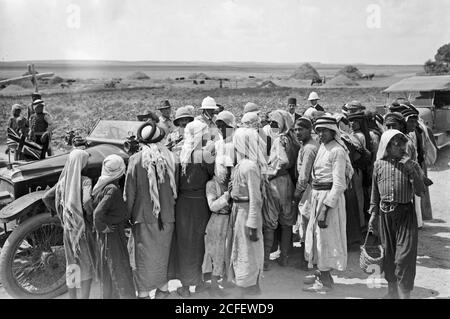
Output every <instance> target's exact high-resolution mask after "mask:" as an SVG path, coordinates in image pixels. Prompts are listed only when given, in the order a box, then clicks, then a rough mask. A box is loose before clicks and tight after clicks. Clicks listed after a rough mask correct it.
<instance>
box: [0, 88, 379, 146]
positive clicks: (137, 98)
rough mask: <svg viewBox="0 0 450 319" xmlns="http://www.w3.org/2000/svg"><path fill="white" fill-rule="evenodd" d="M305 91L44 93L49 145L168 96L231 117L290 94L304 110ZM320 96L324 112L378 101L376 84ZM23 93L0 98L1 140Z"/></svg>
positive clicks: (132, 115)
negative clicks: (209, 102) (209, 100)
mask: <svg viewBox="0 0 450 319" xmlns="http://www.w3.org/2000/svg"><path fill="white" fill-rule="evenodd" d="M310 91H311V90H310V89H306V88H303V89H302V88H275V89H258V88H246V89H211V90H207V89H206V90H201V89H198V90H191V89H183V88H170V89H137V90H123V91H122V90H111V91H100V92H84V93H67V94H54V95H49V96H44V97H43V98H44V100H45V102H46V105H47V110H48V112H49V113H51V114H52V116H53V119H54V121H55V124H56V129H55V131H54V139H53V140H54V143H56V144H55V145H60V144H61V143H60V142H61V139H62V138H63V136H64V132H65V131H66V130H69V129H74V128H81V129H83V130H84V131H85V132H87V130H88V129H89V128H91V127H92V125H93V124H94V123H95V121H96V120H97V119H115V120H134V119H136V115H138V114H142V112H143V111H145V110H147V109H148V108H151V109H153V110H155V107H156V105H158V104H159V102H160V100H162V99H169V100H170V103H171V104H172V105H173V107H174V109H175V108H178V107H180V106H183V105H188V104H191V105H194V106H196V107H199V106H200V105H201V101H202V99H203V98H204V97H206V96H208V95H209V96H212V97H214V98H215V99H216V101H217V103H221V104H222V105H224V106H225V108H226V109H227V110H230V111H231V112H233V114H235V115H236V116H238V117H239V116H241V114H242V110H243V106H244V105H245V103H247V102H249V101H252V102H255V103H257V104H259V105H261V106H262V108H263V109H264V110H266V111H268V110H272V109H277V108H285V107H286V101H287V98H288V97H290V96H293V97H296V98H297V100H298V103H299V105H301V106H300V107H299V112H302V111H303V110H304V109H306V106H307V102H308V101H306V98H307V96H308V94H309V92H310ZM316 91H317V92H318V93H319V95H320V96H321V99H322V100H321V104H322V105H323V106H324V107H325V108H326V109H327V110H328V111H335V110H337V109H339V108H340V107H341V106H342V105H343V104H344V103H345V102H348V101H351V100H354V99H357V100H360V101H361V102H362V103H364V104H365V105H367V106H368V107H375V106H376V105H382V104H383V103H384V96H383V94H382V93H381V90H380V88H339V89H336V88H335V89H326V88H317V89H316ZM30 102H31V99H30V97H29V96H23V97H2V98H1V99H0V110H1V122H0V126H1V128H2V130H1V132H0V136H1V140H0V141H1V143H4V141H5V135H6V132H5V127H6V121H7V119H8V117H9V112H10V107H11V105H12V104H14V103H21V104H22V105H28V104H29V103H30Z"/></svg>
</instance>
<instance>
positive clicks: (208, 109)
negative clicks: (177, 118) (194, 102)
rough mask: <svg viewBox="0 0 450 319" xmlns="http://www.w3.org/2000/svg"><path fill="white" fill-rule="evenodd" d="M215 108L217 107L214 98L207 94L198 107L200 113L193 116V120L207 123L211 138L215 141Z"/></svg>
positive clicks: (216, 135) (216, 134) (216, 133)
mask: <svg viewBox="0 0 450 319" xmlns="http://www.w3.org/2000/svg"><path fill="white" fill-rule="evenodd" d="M217 109H218V107H217V104H216V100H214V99H213V98H212V97H210V96H207V97H205V98H204V99H203V101H202V106H201V107H200V110H201V111H202V114H201V115H199V116H197V117H196V118H195V120H198V121H200V122H203V123H205V124H207V125H208V127H209V130H210V134H211V140H213V141H215V140H216V139H217V137H218V132H217V126H216V124H215V120H216V114H215V112H216V111H217Z"/></svg>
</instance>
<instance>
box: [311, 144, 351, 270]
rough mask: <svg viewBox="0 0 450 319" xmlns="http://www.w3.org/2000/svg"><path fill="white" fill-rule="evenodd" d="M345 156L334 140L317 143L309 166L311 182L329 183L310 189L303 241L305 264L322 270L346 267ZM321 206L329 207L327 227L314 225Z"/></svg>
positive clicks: (342, 149) (343, 268)
mask: <svg viewBox="0 0 450 319" xmlns="http://www.w3.org/2000/svg"><path fill="white" fill-rule="evenodd" d="M346 156H348V155H347V153H346V151H345V150H344V148H343V147H342V146H341V145H339V144H338V143H337V142H336V141H335V140H333V141H331V142H329V143H327V144H326V145H324V144H321V145H320V147H319V150H318V152H317V156H316V159H315V161H314V167H313V182H314V181H315V182H318V183H330V182H331V183H333V185H332V188H331V189H330V190H316V189H313V191H312V194H311V201H312V203H311V206H312V211H311V218H310V220H309V223H308V228H307V231H306V241H305V257H306V259H307V260H308V267H309V268H312V267H313V265H314V264H317V268H318V269H319V270H322V271H329V270H331V269H337V270H340V271H343V270H345V269H346V267H347V236H346V212H345V198H344V191H345V189H346V176H345V174H346ZM322 205H327V206H328V207H330V209H329V210H328V217H327V219H326V224H327V225H328V227H327V228H320V227H319V226H318V221H317V217H318V214H319V212H320V209H321V207H322Z"/></svg>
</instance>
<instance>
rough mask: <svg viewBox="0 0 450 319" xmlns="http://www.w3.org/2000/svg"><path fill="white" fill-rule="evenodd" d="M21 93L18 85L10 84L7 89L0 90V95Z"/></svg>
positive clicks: (21, 89) (21, 88)
mask: <svg viewBox="0 0 450 319" xmlns="http://www.w3.org/2000/svg"><path fill="white" fill-rule="evenodd" d="M20 91H23V87H21V86H20V85H16V84H10V85H8V86H7V87H5V88H4V89H2V90H0V92H1V93H16V92H20Z"/></svg>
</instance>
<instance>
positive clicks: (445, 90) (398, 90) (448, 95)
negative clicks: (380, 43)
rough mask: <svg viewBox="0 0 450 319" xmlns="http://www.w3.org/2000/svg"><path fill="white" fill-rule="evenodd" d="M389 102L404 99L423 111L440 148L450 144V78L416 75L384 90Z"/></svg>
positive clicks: (424, 119)
mask: <svg viewBox="0 0 450 319" xmlns="http://www.w3.org/2000/svg"><path fill="white" fill-rule="evenodd" d="M383 92H384V93H386V94H387V99H388V100H391V99H392V98H395V97H403V98H405V99H408V100H409V101H410V102H411V103H412V104H413V105H414V106H415V107H416V108H417V109H418V111H419V114H420V117H421V118H422V120H423V121H424V123H425V124H426V125H427V126H428V127H429V128H431V130H432V132H433V135H434V139H435V141H436V144H437V147H438V149H441V148H443V147H445V146H447V145H450V75H441V76H414V77H411V78H407V79H403V80H401V81H400V82H397V83H395V84H393V85H391V86H390V87H388V88H387V89H386V90H384V91H383Z"/></svg>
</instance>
